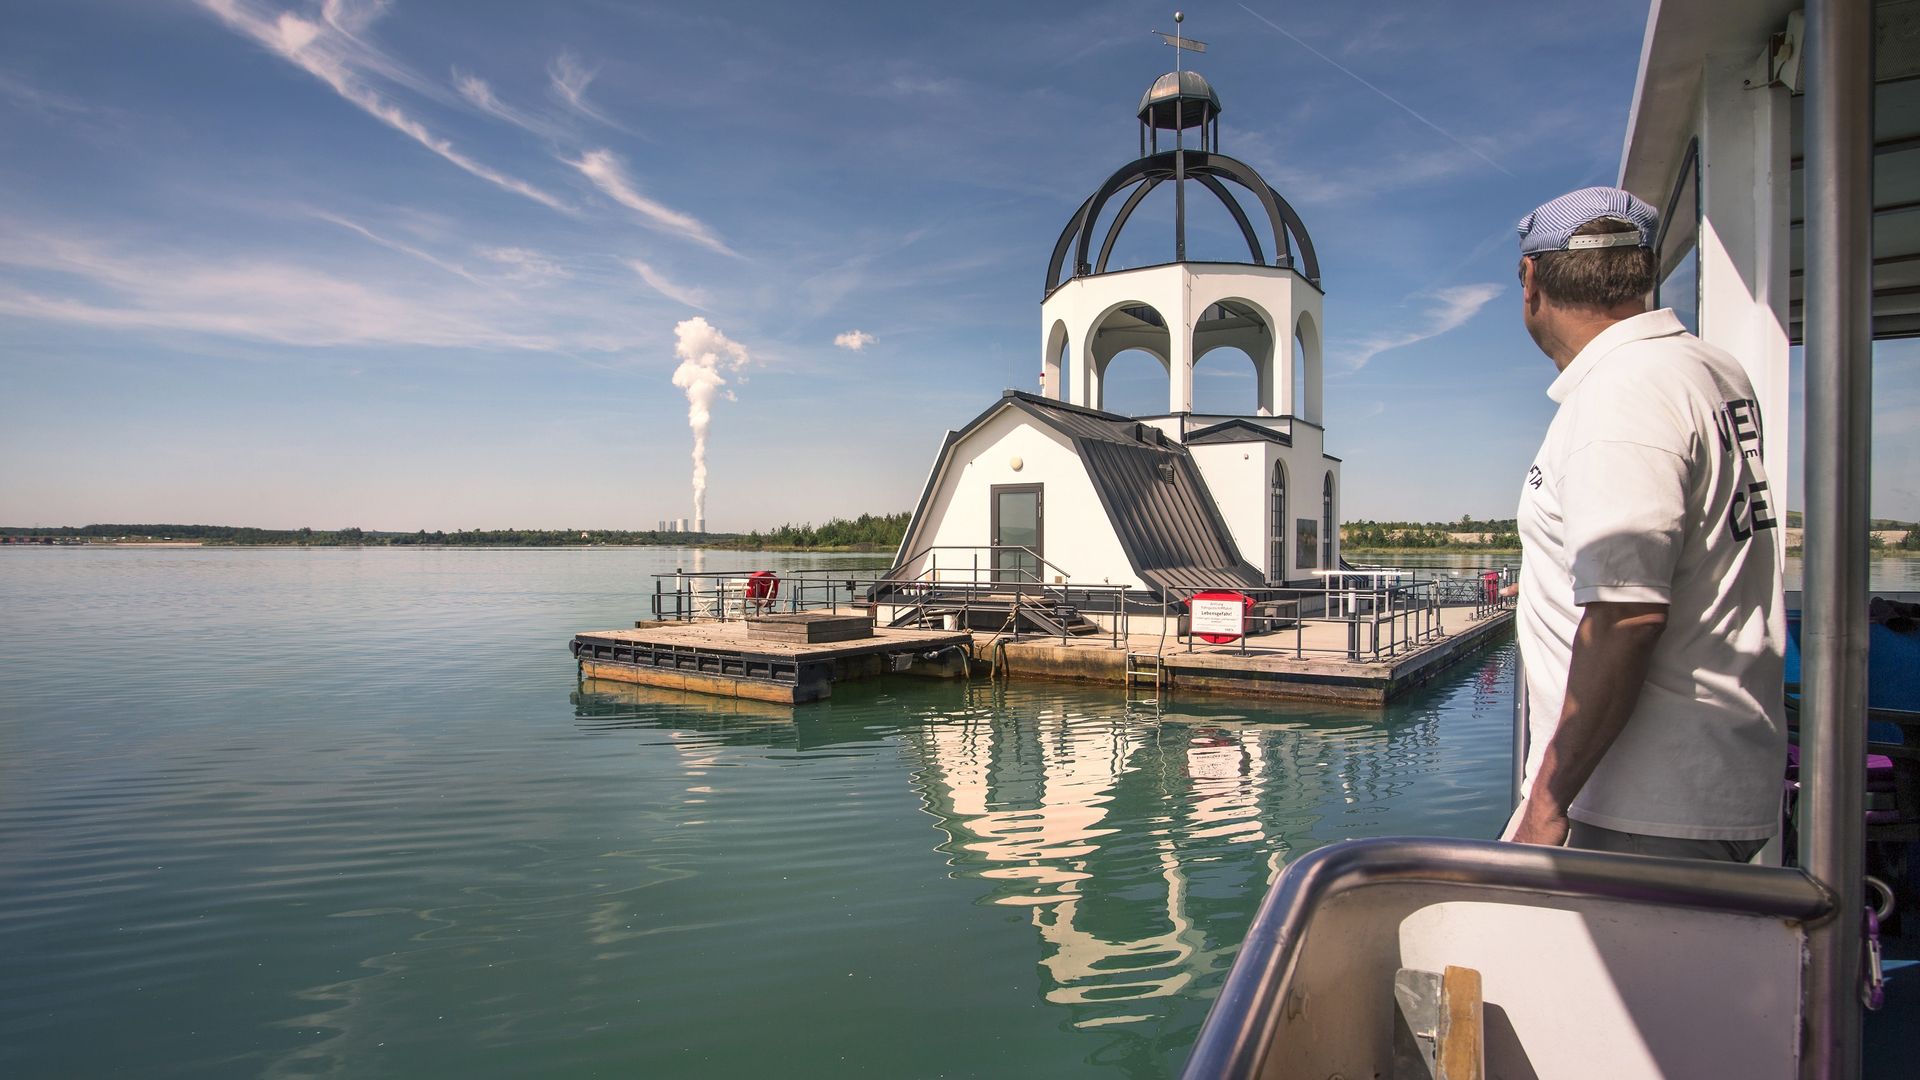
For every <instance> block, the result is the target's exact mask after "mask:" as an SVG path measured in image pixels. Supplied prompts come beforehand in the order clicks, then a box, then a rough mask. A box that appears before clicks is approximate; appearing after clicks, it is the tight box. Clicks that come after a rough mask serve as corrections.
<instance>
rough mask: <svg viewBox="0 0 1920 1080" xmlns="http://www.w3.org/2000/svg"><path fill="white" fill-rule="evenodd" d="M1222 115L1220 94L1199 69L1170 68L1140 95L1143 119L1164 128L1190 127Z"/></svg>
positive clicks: (1141, 116)
mask: <svg viewBox="0 0 1920 1080" xmlns="http://www.w3.org/2000/svg"><path fill="white" fill-rule="evenodd" d="M1218 115H1220V95H1219V94H1216V93H1214V90H1213V85H1212V84H1211V83H1209V82H1207V80H1206V79H1204V78H1202V77H1201V76H1200V73H1199V72H1197V71H1169V72H1167V73H1166V74H1165V75H1162V76H1160V77H1159V78H1157V79H1155V80H1153V85H1152V86H1149V87H1147V92H1146V93H1145V94H1142V95H1141V96H1140V119H1142V120H1144V121H1146V122H1147V123H1149V124H1152V125H1153V126H1154V127H1157V128H1162V129H1173V128H1190V127H1196V126H1198V125H1200V124H1204V123H1206V122H1207V121H1209V120H1211V119H1213V118H1214V117H1216V116H1218Z"/></svg>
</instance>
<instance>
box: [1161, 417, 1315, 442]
mask: <svg viewBox="0 0 1920 1080" xmlns="http://www.w3.org/2000/svg"><path fill="white" fill-rule="evenodd" d="M1240 442H1272V443H1279V444H1280V445H1281V446H1292V445H1293V436H1292V435H1291V434H1289V433H1287V432H1284V431H1275V430H1273V429H1272V428H1270V427H1262V426H1261V425H1259V424H1256V423H1254V422H1253V421H1251V420H1227V421H1224V422H1222V423H1218V424H1215V425H1213V426H1212V427H1203V428H1200V429H1199V430H1197V431H1189V432H1187V445H1188V446H1193V445H1196V444H1198V445H1201V446H1205V445H1207V444H1208V443H1240Z"/></svg>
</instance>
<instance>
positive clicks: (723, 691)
mask: <svg viewBox="0 0 1920 1080" xmlns="http://www.w3.org/2000/svg"><path fill="white" fill-rule="evenodd" d="M853 621H854V622H857V623H858V624H859V626H858V627H854V626H851V625H848V622H849V617H848V616H844V615H841V616H825V617H822V616H818V615H815V614H813V613H803V614H802V615H799V616H792V615H781V616H770V617H768V618H766V619H748V620H745V621H738V620H736V621H731V622H692V623H688V622H668V623H646V624H643V625H638V626H635V627H634V628H633V629H631V630H596V631H591V632H588V633H584V634H576V635H574V638H573V644H572V649H573V655H574V657H575V658H576V659H577V660H579V661H580V674H581V676H582V677H583V678H589V679H611V680H613V681H615V682H625V683H638V684H639V685H642V686H654V687H660V688H663V689H668V690H687V691H693V692H696V693H702V694H713V695H716V696H719V697H738V698H751V699H753V700H755V701H770V702H775V703H778V704H786V705H798V704H802V703H804V702H808V701H818V700H820V699H821V698H824V697H827V696H829V695H831V694H832V693H833V684H834V683H836V682H844V681H847V680H850V679H862V678H867V677H870V676H873V675H877V674H881V673H884V672H889V671H896V670H907V669H908V668H911V667H912V666H914V665H915V664H920V665H922V666H923V667H926V666H930V665H937V666H936V667H935V670H937V671H939V672H940V673H942V674H944V673H946V672H947V670H948V668H949V667H954V668H964V667H965V664H964V663H958V662H956V661H958V660H959V658H958V657H957V656H955V655H948V656H946V657H942V658H939V659H936V660H934V661H927V660H926V655H927V654H928V653H938V652H943V651H945V650H951V649H953V648H954V647H955V646H959V647H960V648H962V649H964V648H966V647H967V646H968V645H970V644H971V642H972V640H973V635H972V634H970V633H967V632H966V631H964V630H893V629H885V628H881V629H875V628H873V625H872V620H870V619H867V618H866V617H864V616H858V617H854V619H853ZM856 630H858V631H860V632H863V636H857V637H856V636H850V635H852V634H854V633H855V631H856ZM821 634H825V635H829V636H831V635H836V634H838V635H849V636H847V637H842V638H840V639H839V640H832V639H828V640H821V639H820V638H818V637H814V638H813V640H807V639H808V638H809V637H810V636H813V635H821Z"/></svg>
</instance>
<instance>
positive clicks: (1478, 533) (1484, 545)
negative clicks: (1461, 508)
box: [1340, 516, 1520, 551]
mask: <svg viewBox="0 0 1920 1080" xmlns="http://www.w3.org/2000/svg"><path fill="white" fill-rule="evenodd" d="M1340 545H1341V547H1343V548H1347V549H1352V550H1384V551H1397V550H1408V549H1411V550H1427V551H1493V550H1499V551H1511V550H1514V549H1516V548H1518V547H1519V546H1520V531H1519V525H1518V523H1517V522H1516V521H1515V520H1514V519H1512V518H1495V519H1491V520H1486V521H1482V520H1479V519H1477V518H1474V517H1471V516H1464V517H1462V518H1461V519H1460V520H1459V521H1448V522H1435V521H1349V522H1347V523H1346V524H1345V525H1342V526H1341V527H1340Z"/></svg>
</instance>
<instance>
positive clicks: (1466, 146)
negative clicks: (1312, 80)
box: [1240, 4, 1513, 176]
mask: <svg viewBox="0 0 1920 1080" xmlns="http://www.w3.org/2000/svg"><path fill="white" fill-rule="evenodd" d="M1240 10H1241V11H1244V12H1246V13H1247V14H1249V15H1251V16H1253V17H1254V18H1256V19H1259V20H1260V21H1261V22H1263V23H1266V24H1267V25H1268V26H1270V27H1272V28H1273V29H1274V30H1276V31H1278V32H1279V33H1280V35H1281V36H1283V37H1285V38H1286V39H1287V40H1288V41H1291V42H1293V43H1294V44H1295V45H1298V46H1300V47H1301V48H1303V49H1305V50H1307V51H1308V52H1310V53H1312V54H1313V55H1315V56H1317V57H1319V58H1320V59H1321V60H1324V61H1326V62H1327V63H1328V64H1330V65H1332V66H1333V68H1334V69H1336V70H1338V71H1339V72H1340V73H1341V74H1343V75H1345V76H1347V77H1348V78H1350V79H1352V80H1353V81H1354V82H1357V83H1359V84H1360V85H1361V86H1364V87H1366V88H1367V89H1369V90H1371V91H1373V92H1374V93H1376V94H1379V95H1380V96H1381V97H1383V98H1385V99H1387V101H1389V102H1391V103H1392V104H1393V105H1395V106H1396V107H1398V108H1399V109H1400V111H1402V112H1404V113H1406V114H1407V115H1408V116H1411V117H1413V118H1414V119H1415V120H1418V121H1420V122H1421V123H1422V124H1425V125H1426V126H1427V127H1429V128H1432V129H1433V130H1434V131H1435V132H1437V133H1438V134H1440V135H1441V136H1442V137H1443V138H1445V139H1447V140H1448V141H1450V142H1452V143H1453V144H1454V145H1455V146H1458V147H1459V148H1460V149H1462V150H1465V151H1466V152H1467V153H1469V154H1472V155H1473V156H1474V157H1477V158H1479V159H1480V160H1481V161H1484V162H1486V163H1487V164H1489V165H1491V166H1493V167H1494V168H1495V169H1498V170H1499V171H1500V172H1502V173H1505V174H1506V175H1508V176H1512V175H1513V173H1512V172H1511V171H1509V170H1508V169H1507V167H1506V166H1505V165H1502V164H1500V163H1499V162H1497V161H1495V160H1493V159H1492V158H1490V157H1488V156H1487V155H1486V153H1485V152H1483V151H1482V150H1481V149H1480V148H1479V147H1477V146H1474V145H1473V144H1472V143H1469V142H1467V141H1466V140H1465V139H1462V138H1461V137H1460V136H1458V135H1455V134H1454V133H1453V132H1451V131H1448V130H1447V129H1446V128H1443V127H1441V126H1440V125H1439V124H1436V123H1434V122H1433V121H1431V120H1429V119H1427V118H1426V117H1424V116H1422V115H1420V113H1419V112H1418V111H1416V110H1415V109H1414V108H1413V106H1411V105H1408V104H1407V103H1406V102H1404V101H1401V100H1400V99H1399V98H1397V97H1394V96H1393V95H1392V94H1389V93H1387V92H1386V91H1385V90H1382V89H1380V88H1379V87H1377V86H1375V85H1373V84H1372V83H1370V82H1368V81H1367V80H1366V79H1364V78H1362V77H1361V76H1360V75H1359V73H1357V72H1355V71H1354V70H1353V69H1352V68H1349V67H1347V66H1346V65H1345V64H1342V63H1341V62H1340V61H1338V60H1335V59H1334V58H1333V57H1331V56H1328V55H1327V54H1326V53H1323V52H1321V51H1320V50H1319V49H1316V48H1314V47H1313V46H1311V45H1309V44H1307V43H1306V42H1304V41H1302V40H1300V39H1299V38H1298V37H1296V36H1294V35H1293V33H1291V32H1290V31H1288V30H1287V28H1286V27H1284V26H1281V25H1280V24H1279V23H1277V22H1274V21H1273V20H1272V19H1269V18H1267V17H1266V16H1265V15H1262V14H1260V13H1259V12H1257V11H1255V10H1253V9H1252V8H1250V7H1248V6H1247V5H1245V4H1241V5H1240Z"/></svg>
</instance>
